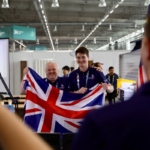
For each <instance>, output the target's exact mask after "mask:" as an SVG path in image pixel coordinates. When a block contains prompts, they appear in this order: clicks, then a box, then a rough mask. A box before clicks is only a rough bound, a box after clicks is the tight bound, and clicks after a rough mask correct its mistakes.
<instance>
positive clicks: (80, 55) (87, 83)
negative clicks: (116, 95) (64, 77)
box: [68, 47, 113, 94]
mask: <svg viewBox="0 0 150 150" xmlns="http://www.w3.org/2000/svg"><path fill="white" fill-rule="evenodd" d="M76 60H77V63H78V65H79V68H78V69H77V70H75V71H73V72H72V73H70V76H69V79H68V91H69V92H74V93H78V94H84V93H85V92H86V91H87V89H89V88H92V87H93V86H95V85H96V84H99V83H100V84H102V86H103V88H104V89H105V90H106V91H107V92H110V93H111V92H113V86H112V85H111V84H109V83H108V81H107V79H106V77H105V76H104V74H103V73H102V72H101V71H98V70H96V69H95V68H91V67H89V66H88V61H89V51H88V50H87V49H86V48H85V47H80V48H78V49H77V50H76Z"/></svg>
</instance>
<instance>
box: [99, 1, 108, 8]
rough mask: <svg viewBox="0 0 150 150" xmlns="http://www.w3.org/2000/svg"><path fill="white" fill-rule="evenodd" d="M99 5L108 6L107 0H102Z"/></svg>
mask: <svg viewBox="0 0 150 150" xmlns="http://www.w3.org/2000/svg"><path fill="white" fill-rule="evenodd" d="M98 7H106V1H105V0H100V2H99V5H98Z"/></svg>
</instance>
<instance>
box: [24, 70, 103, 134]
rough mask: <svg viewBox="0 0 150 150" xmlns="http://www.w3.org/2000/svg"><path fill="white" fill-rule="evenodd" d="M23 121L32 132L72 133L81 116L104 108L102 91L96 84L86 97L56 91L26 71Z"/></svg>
mask: <svg viewBox="0 0 150 150" xmlns="http://www.w3.org/2000/svg"><path fill="white" fill-rule="evenodd" d="M24 87H25V88H26V103H25V117H24V121H25V123H26V124H27V125H29V126H30V127H31V128H32V129H33V130H34V131H36V132H50V133H54V132H60V133H66V132H76V131H77V129H78V128H79V126H80V124H81V122H82V120H83V118H84V117H85V115H86V114H87V113H88V112H89V111H91V110H93V109H97V108H100V107H102V106H103V105H104V99H105V90H104V89H103V88H102V86H101V85H96V86H95V87H93V88H92V89H90V90H89V91H88V92H87V93H86V94H73V93H69V92H64V91H62V90H59V89H57V88H55V87H53V86H51V85H50V84H48V83H47V82H46V81H45V80H43V79H42V78H41V77H40V76H39V75H38V74H37V73H36V72H35V71H33V70H32V69H30V68H29V72H28V74H27V75H26V77H25V84H24Z"/></svg>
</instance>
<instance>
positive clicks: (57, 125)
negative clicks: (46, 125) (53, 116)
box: [54, 121, 70, 133]
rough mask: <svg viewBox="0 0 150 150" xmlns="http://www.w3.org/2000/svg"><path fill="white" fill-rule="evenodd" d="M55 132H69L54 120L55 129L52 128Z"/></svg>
mask: <svg viewBox="0 0 150 150" xmlns="http://www.w3.org/2000/svg"><path fill="white" fill-rule="evenodd" d="M54 131H55V132H56V133H57V132H61V133H69V132H70V131H69V130H67V129H66V128H64V127H63V126H62V125H61V124H59V123H58V122H57V121H56V124H55V130H54Z"/></svg>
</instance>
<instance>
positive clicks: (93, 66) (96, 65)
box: [91, 63, 103, 72]
mask: <svg viewBox="0 0 150 150" xmlns="http://www.w3.org/2000/svg"><path fill="white" fill-rule="evenodd" d="M99 64H100V63H93V64H92V66H91V67H92V68H95V69H97V70H98V71H101V72H102V71H103V70H102V66H101V64H100V65H99Z"/></svg>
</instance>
